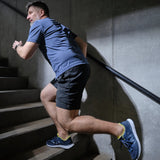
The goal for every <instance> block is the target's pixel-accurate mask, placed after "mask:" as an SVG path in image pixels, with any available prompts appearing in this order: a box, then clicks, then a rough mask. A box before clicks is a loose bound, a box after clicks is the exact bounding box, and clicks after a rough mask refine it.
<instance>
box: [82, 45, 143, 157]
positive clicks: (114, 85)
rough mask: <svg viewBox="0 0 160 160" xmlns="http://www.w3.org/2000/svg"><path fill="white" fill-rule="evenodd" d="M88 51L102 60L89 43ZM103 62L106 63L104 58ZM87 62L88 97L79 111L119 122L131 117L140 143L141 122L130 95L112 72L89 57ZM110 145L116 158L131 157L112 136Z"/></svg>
mask: <svg viewBox="0 0 160 160" xmlns="http://www.w3.org/2000/svg"><path fill="white" fill-rule="evenodd" d="M88 53H90V54H92V55H93V56H94V57H96V58H98V59H100V60H101V61H102V60H103V59H102V57H101V56H100V53H99V52H98V51H97V50H96V49H95V48H94V47H93V46H91V45H90V44H89V46H88ZM103 62H104V63H106V62H105V61H104V60H103ZM89 63H90V67H91V76H90V79H89V81H88V83H87V86H86V90H87V95H88V99H87V100H86V102H85V103H84V104H82V110H81V113H82V114H89V115H92V116H94V117H96V118H99V119H103V120H106V121H111V122H121V121H124V120H126V119H127V118H131V119H133V120H134V122H135V125H136V129H137V133H138V135H139V138H140V141H141V144H142V130H141V124H140V121H139V118H138V115H137V112H136V109H135V108H136V107H135V106H134V104H133V103H132V101H131V100H130V97H129V96H128V95H127V94H126V92H125V91H124V89H123V88H122V87H121V85H120V84H119V83H118V81H117V80H116V78H115V77H114V76H113V75H112V73H110V72H109V71H107V70H106V69H103V68H102V67H101V66H98V65H97V64H96V63H95V62H94V61H92V60H90V59H89ZM106 64H107V63H106ZM112 146H113V148H114V151H115V156H116V160H129V159H131V158H130V155H129V153H128V151H127V150H126V148H125V147H123V146H122V147H120V146H121V145H120V142H119V141H117V139H116V138H114V137H113V138H112ZM142 150H143V149H142ZM141 157H142V155H141Z"/></svg>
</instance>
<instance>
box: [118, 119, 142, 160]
mask: <svg viewBox="0 0 160 160" xmlns="http://www.w3.org/2000/svg"><path fill="white" fill-rule="evenodd" d="M120 125H122V126H123V127H124V133H123V135H122V136H121V137H119V138H118V139H119V141H121V142H122V143H123V144H124V146H125V147H126V148H127V149H128V151H129V153H130V155H131V157H132V159H133V160H138V158H139V157H140V154H141V145H140V141H139V138H138V136H137V133H136V129H135V126H134V122H133V121H132V120H131V119H127V120H126V121H124V122H122V123H120Z"/></svg>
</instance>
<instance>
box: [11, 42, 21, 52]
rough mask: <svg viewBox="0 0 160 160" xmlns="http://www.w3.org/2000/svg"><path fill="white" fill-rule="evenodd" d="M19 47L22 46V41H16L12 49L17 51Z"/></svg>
mask: <svg viewBox="0 0 160 160" xmlns="http://www.w3.org/2000/svg"><path fill="white" fill-rule="evenodd" d="M18 46H22V41H14V43H13V45H12V48H13V49H14V50H16V49H17V47H18Z"/></svg>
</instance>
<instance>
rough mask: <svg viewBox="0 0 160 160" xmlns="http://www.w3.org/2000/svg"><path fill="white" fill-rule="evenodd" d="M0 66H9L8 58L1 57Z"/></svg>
mask: <svg viewBox="0 0 160 160" xmlns="http://www.w3.org/2000/svg"><path fill="white" fill-rule="evenodd" d="M0 66H3V67H7V66H8V59H6V58H1V59H0Z"/></svg>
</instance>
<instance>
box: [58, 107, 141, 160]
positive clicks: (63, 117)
mask: <svg viewBox="0 0 160 160" xmlns="http://www.w3.org/2000/svg"><path fill="white" fill-rule="evenodd" d="M57 118H58V121H59V123H60V124H61V125H62V126H63V128H65V130H68V131H72V132H78V133H107V134H111V135H114V136H116V137H117V138H118V139H119V140H120V141H121V142H122V143H123V144H124V146H125V147H127V149H128V151H129V152H130V155H131V157H132V159H133V160H136V159H138V158H139V157H140V153H141V144H140V141H139V138H138V135H137V133H136V129H135V126H134V123H133V121H132V120H131V119H127V120H126V121H124V122H122V123H121V124H118V123H112V122H107V121H103V120H100V119H96V118H94V117H92V116H78V110H66V109H62V108H58V107H57Z"/></svg>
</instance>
